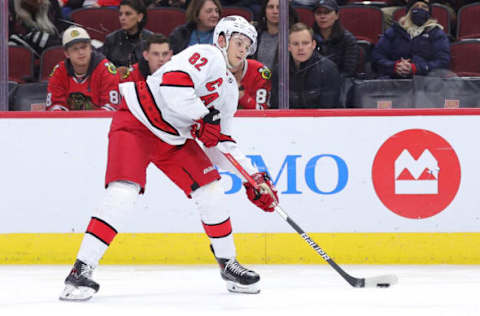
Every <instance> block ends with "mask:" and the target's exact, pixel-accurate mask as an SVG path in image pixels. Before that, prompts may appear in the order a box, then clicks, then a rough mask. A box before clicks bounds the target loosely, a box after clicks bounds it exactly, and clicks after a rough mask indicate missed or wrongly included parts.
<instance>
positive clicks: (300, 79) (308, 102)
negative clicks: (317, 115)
mask: <svg viewBox="0 0 480 316" xmlns="http://www.w3.org/2000/svg"><path fill="white" fill-rule="evenodd" d="M316 45H317V43H316V41H315V40H314V39H313V30H312V29H311V28H310V27H308V26H307V25H305V24H303V23H296V24H294V25H292V27H291V28H290V34H289V37H288V50H289V51H290V56H291V58H290V67H289V76H290V80H289V99H290V109H307V108H337V107H341V106H340V101H339V98H340V89H341V85H342V81H341V77H340V73H339V72H338V69H337V66H336V65H335V63H334V62H333V61H331V60H330V59H328V58H327V57H323V56H321V55H320V54H319V53H318V51H317V50H316V49H315V48H316ZM274 76H275V79H274V86H276V85H275V83H276V84H278V76H277V74H276V73H274ZM276 90H277V89H273V91H272V104H273V105H276V104H278V97H277V95H276ZM274 92H275V93H274Z"/></svg>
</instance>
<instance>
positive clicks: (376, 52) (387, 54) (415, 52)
mask: <svg viewBox="0 0 480 316" xmlns="http://www.w3.org/2000/svg"><path fill="white" fill-rule="evenodd" d="M431 13H432V8H431V4H430V2H429V0H411V1H409V2H408V5H407V15H405V16H404V17H402V18H401V19H400V21H399V22H398V23H395V24H393V26H392V27H391V28H390V29H388V30H387V31H385V33H384V35H383V36H382V37H381V38H380V40H379V41H378V43H377V45H376V46H375V48H374V49H373V52H372V63H373V67H374V70H375V71H376V72H377V73H378V74H379V76H380V77H390V78H409V77H412V76H413V75H427V74H428V73H430V72H431V71H432V70H438V69H448V67H449V64H450V42H449V39H448V36H447V34H446V33H445V32H444V31H443V27H442V26H441V25H440V24H439V23H438V22H437V20H435V19H432V18H431Z"/></svg>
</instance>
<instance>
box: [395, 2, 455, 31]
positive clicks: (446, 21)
mask: <svg viewBox="0 0 480 316" xmlns="http://www.w3.org/2000/svg"><path fill="white" fill-rule="evenodd" d="M405 10H406V9H405V8H398V9H397V10H395V11H394V12H393V19H394V20H395V21H398V20H400V18H401V17H403V16H404V15H405ZM432 17H433V18H434V19H436V20H437V21H438V23H440V25H442V26H443V30H444V31H445V33H447V34H451V27H450V25H451V23H450V14H449V12H448V10H447V7H446V6H444V5H442V4H438V3H434V4H433V5H432Z"/></svg>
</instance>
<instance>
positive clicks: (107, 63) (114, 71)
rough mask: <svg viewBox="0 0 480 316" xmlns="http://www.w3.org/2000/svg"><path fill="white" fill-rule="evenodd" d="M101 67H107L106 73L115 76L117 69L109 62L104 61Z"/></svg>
mask: <svg viewBox="0 0 480 316" xmlns="http://www.w3.org/2000/svg"><path fill="white" fill-rule="evenodd" d="M103 65H104V66H105V67H107V71H108V72H109V73H111V74H112V75H116V74H117V67H115V65H114V64H112V63H111V62H109V61H108V60H107V59H105V60H104V62H103Z"/></svg>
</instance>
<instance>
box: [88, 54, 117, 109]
mask: <svg viewBox="0 0 480 316" xmlns="http://www.w3.org/2000/svg"><path fill="white" fill-rule="evenodd" d="M98 68H99V69H98ZM97 71H98V73H97V74H96V75H95V76H92V87H97V89H98V90H97V91H96V93H95V94H96V95H97V96H98V103H97V106H98V107H100V108H102V109H104V110H107V111H115V110H116V109H117V108H118V106H119V105H120V93H119V92H118V84H119V76H118V75H117V69H116V67H115V66H114V65H113V64H112V63H110V62H109V61H108V60H107V59H104V60H102V62H100V64H98V66H97V69H96V70H95V72H97Z"/></svg>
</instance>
